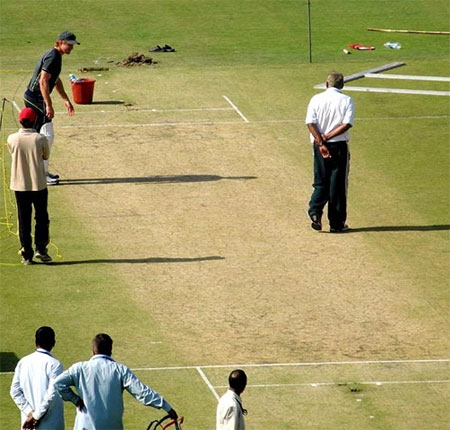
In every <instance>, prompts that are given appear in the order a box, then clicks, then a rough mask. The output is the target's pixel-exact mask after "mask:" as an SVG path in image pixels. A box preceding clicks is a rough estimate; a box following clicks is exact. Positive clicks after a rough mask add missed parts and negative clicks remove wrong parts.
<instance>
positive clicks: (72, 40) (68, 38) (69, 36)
mask: <svg viewBox="0 0 450 430" xmlns="http://www.w3.org/2000/svg"><path fill="white" fill-rule="evenodd" d="M58 40H64V42H67V43H68V44H70V45H79V44H80V42H78V41H77V38H76V36H75V35H74V34H73V33H71V32H70V31H64V32H62V33H61V34H60V35H59V37H58Z"/></svg>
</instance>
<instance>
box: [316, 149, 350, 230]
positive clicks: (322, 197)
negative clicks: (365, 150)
mask: <svg viewBox="0 0 450 430" xmlns="http://www.w3.org/2000/svg"><path fill="white" fill-rule="evenodd" d="M326 147H327V148H328V150H329V152H330V155H331V157H330V158H323V157H322V154H321V152H320V150H319V148H318V146H317V145H314V184H313V187H314V191H313V193H312V196H311V200H310V202H309V210H308V214H309V215H310V216H311V215H319V216H322V214H323V209H324V207H325V205H326V204H327V203H328V220H329V222H330V227H331V228H335V229H341V228H342V227H343V226H344V224H345V221H346V219H347V188H348V172H349V168H350V152H349V149H348V143H347V142H346V141H341V142H327V143H326Z"/></svg>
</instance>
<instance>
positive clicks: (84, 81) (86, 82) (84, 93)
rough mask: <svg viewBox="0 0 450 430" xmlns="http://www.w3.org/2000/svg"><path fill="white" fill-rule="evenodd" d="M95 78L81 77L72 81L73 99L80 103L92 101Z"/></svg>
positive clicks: (85, 103) (84, 103)
mask: <svg viewBox="0 0 450 430" xmlns="http://www.w3.org/2000/svg"><path fill="white" fill-rule="evenodd" d="M94 84H95V79H91V78H81V79H78V80H77V81H75V82H72V94H73V101H74V102H75V103H77V104H79V105H88V104H90V103H92V99H93V97H94Z"/></svg>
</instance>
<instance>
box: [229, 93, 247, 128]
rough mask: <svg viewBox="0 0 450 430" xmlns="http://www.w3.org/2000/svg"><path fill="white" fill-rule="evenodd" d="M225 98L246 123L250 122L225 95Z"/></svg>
mask: <svg viewBox="0 0 450 430" xmlns="http://www.w3.org/2000/svg"><path fill="white" fill-rule="evenodd" d="M223 98H224V99H225V100H226V101H227V102H228V103H229V104H230V105H231V107H232V108H233V109H234V110H235V111H236V112H237V113H238V115H239V116H240V117H241V118H242V119H243V120H244V122H250V121H249V120H248V119H247V118H246V117H245V116H244V114H243V113H242V112H241V111H240V110H239V109H238V108H237V106H236V105H235V104H234V103H233V102H232V101H231V100H230V99H229V98H228V97H227V96H225V95H224V96H223Z"/></svg>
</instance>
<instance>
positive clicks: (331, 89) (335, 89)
mask: <svg viewBox="0 0 450 430" xmlns="http://www.w3.org/2000/svg"><path fill="white" fill-rule="evenodd" d="M326 91H334V92H337V93H341V92H342V91H341V90H340V89H339V88H336V87H328V88H327V89H326Z"/></svg>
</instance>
